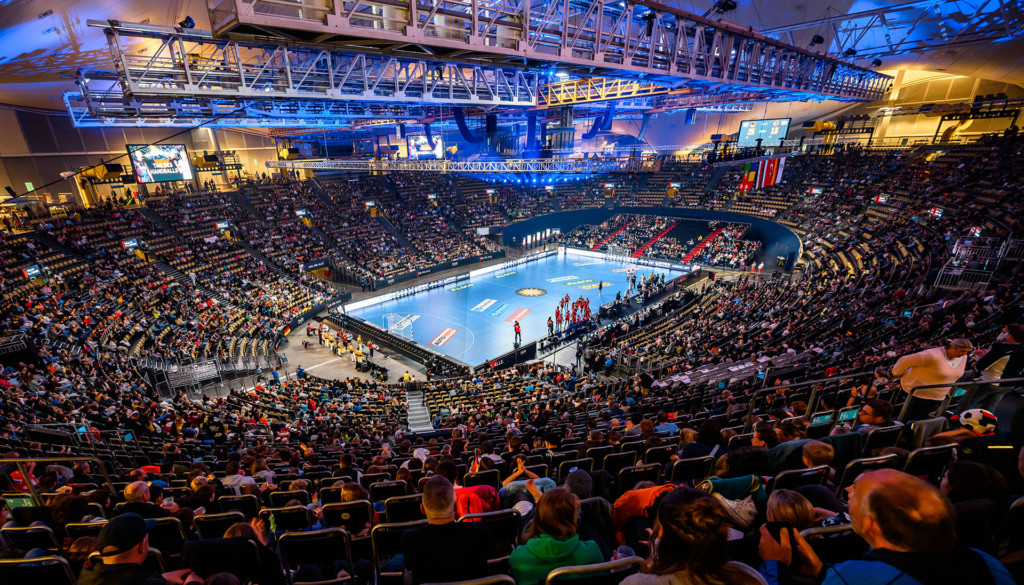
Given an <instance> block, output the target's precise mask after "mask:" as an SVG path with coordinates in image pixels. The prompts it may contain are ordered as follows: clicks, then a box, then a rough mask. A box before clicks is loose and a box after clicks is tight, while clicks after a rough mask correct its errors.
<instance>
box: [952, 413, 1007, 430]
mask: <svg viewBox="0 0 1024 585" xmlns="http://www.w3.org/2000/svg"><path fill="white" fill-rule="evenodd" d="M959 418H960V424H961V425H963V426H964V427H965V428H967V429H969V430H972V431H974V432H975V433H977V434H979V435H987V434H990V433H994V432H996V429H997V428H999V421H998V420H997V419H996V415H994V414H992V413H991V412H989V411H987V410H984V409H981V408H972V409H970V410H965V411H963V412H962V413H961V414H960V417H959Z"/></svg>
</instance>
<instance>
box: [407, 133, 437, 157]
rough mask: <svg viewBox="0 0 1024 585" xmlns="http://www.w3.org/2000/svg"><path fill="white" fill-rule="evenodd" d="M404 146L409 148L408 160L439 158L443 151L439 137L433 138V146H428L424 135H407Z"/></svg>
mask: <svg viewBox="0 0 1024 585" xmlns="http://www.w3.org/2000/svg"><path fill="white" fill-rule="evenodd" d="M406 146H407V147H408V148H409V159H410V160H423V159H440V158H442V155H441V153H443V152H444V147H443V146H442V145H441V139H440V138H434V148H430V143H429V142H427V137H426V136H409V137H407V138H406Z"/></svg>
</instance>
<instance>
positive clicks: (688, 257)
mask: <svg viewBox="0 0 1024 585" xmlns="http://www.w3.org/2000/svg"><path fill="white" fill-rule="evenodd" d="M724 231H725V228H718V229H717V230H715V231H713V232H711V233H710V234H709V235H708V237H706V238H704V239H703V240H701V241H700V243H699V244H697V245H696V246H694V248H693V249H692V250H690V253H689V254H687V255H686V256H685V257H684V258H683V264H689V263H690V261H691V260H693V259H694V258H695V257H696V256H697V254H700V251H701V250H703V249H704V247H705V246H707V245H708V244H710V243H711V242H713V241H714V240H715V238H717V237H718V236H719V234H721V233H722V232H724Z"/></svg>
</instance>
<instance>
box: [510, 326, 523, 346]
mask: <svg viewBox="0 0 1024 585" xmlns="http://www.w3.org/2000/svg"><path fill="white" fill-rule="evenodd" d="M512 328H513V329H514V330H515V332H516V338H515V343H517V344H518V343H522V341H523V330H522V329H521V328H520V327H519V321H516V323H515V325H513V327H512Z"/></svg>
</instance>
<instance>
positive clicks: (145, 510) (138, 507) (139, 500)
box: [117, 481, 178, 518]
mask: <svg viewBox="0 0 1024 585" xmlns="http://www.w3.org/2000/svg"><path fill="white" fill-rule="evenodd" d="M124 499H125V500H127V502H126V503H125V504H124V505H122V506H120V507H118V508H117V514H118V515H120V514H136V515H138V516H141V517H143V518H169V517H170V516H173V515H174V512H175V511H176V510H177V509H178V505H177V504H174V503H172V504H170V505H169V506H167V507H166V508H165V507H162V506H157V505H156V504H154V503H152V502H150V501H149V484H148V483H146V482H144V481H136V482H132V483H130V484H128V487H126V488H124Z"/></svg>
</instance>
